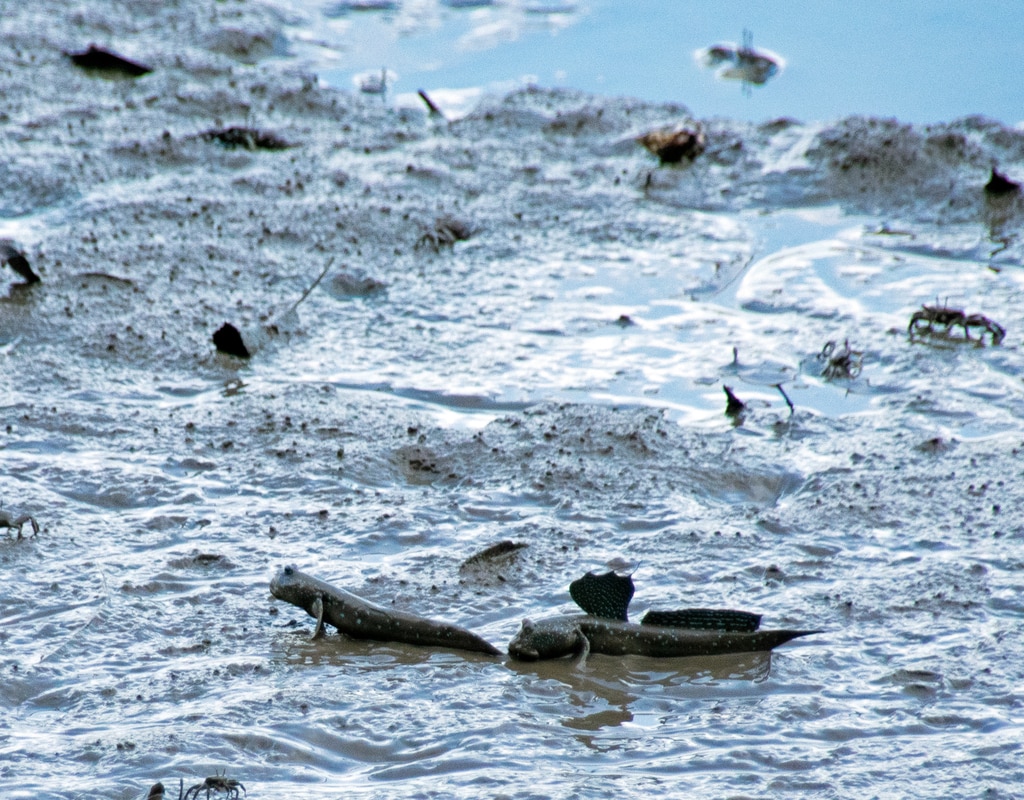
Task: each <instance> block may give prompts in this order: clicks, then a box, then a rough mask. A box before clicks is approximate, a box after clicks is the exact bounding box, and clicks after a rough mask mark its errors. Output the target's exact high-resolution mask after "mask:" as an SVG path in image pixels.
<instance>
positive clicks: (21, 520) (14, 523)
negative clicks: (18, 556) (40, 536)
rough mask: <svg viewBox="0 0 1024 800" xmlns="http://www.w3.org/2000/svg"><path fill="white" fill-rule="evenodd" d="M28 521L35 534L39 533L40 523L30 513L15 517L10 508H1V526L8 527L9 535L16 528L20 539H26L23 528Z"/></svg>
mask: <svg viewBox="0 0 1024 800" xmlns="http://www.w3.org/2000/svg"><path fill="white" fill-rule="evenodd" d="M26 522H27V523H29V524H30V525H31V526H32V535H33V536H35V535H36V534H37V533H39V523H38V522H36V521H35V520H34V519H33V518H32V517H30V516H29V515H28V514H22V515H21V516H19V517H15V516H14V515H13V514H12V513H11V511H10V510H7V511H5V510H4V509H3V508H0V528H7V532H8V535H9V534H10V532H11V531H12V530H16V531H17V532H18V539H19V540H20V539H24V538H25V537H24V535H23V534H22V532H21V529H22V526H23V525H24V524H25V523H26Z"/></svg>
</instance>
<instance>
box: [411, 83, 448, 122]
mask: <svg viewBox="0 0 1024 800" xmlns="http://www.w3.org/2000/svg"><path fill="white" fill-rule="evenodd" d="M416 94H418V95H419V96H420V100H422V101H423V102H424V103H426V105H427V108H428V109H429V110H430V116H432V117H440V118H441V119H444V114H443V113H442V112H441V109H440V108H438V107H437V105H436V104H435V103H434V101H433V100H431V99H430V97H429V95H427V92H426V90H424V89H419V90H417V92H416Z"/></svg>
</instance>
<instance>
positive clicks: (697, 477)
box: [0, 0, 1024, 798]
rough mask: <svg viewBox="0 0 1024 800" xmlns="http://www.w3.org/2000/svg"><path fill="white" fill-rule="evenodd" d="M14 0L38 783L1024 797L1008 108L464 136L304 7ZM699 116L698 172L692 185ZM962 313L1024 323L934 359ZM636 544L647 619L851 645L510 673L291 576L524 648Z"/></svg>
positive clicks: (19, 719) (13, 152)
mask: <svg viewBox="0 0 1024 800" xmlns="http://www.w3.org/2000/svg"><path fill="white" fill-rule="evenodd" d="M7 12H8V13H7V15H6V16H5V21H4V26H5V37H6V40H7V44H8V47H7V48H6V49H5V52H4V54H3V55H2V56H0V87H2V90H3V96H4V106H3V108H2V109H0V139H2V143H3V150H4V154H5V157H4V160H3V163H2V164H0V190H2V191H0V237H2V238H3V239H4V240H9V241H10V242H11V245H10V246H11V247H12V248H15V250H16V252H17V253H18V254H20V255H21V256H22V257H23V258H24V259H25V260H26V261H27V263H29V264H30V265H31V269H32V270H33V272H34V274H36V275H38V276H39V278H40V281H38V282H34V283H31V284H26V283H24V282H23V281H22V280H20V279H19V278H20V277H21V276H19V275H18V274H17V273H15V271H14V270H11V269H8V268H6V267H5V268H4V270H3V271H2V272H0V281H2V282H0V363H2V370H0V382H2V390H3V397H4V401H3V403H2V404H0V406H2V409H3V419H2V424H0V478H2V484H0V500H2V501H3V506H2V509H0V514H2V515H3V516H2V517H0V519H3V520H7V521H8V522H10V523H12V524H14V525H15V526H16V525H17V524H18V523H17V522H16V521H17V520H19V519H21V518H22V517H26V516H27V517H30V518H31V519H32V520H34V521H35V522H36V523H38V525H39V531H38V533H35V532H34V531H30V528H31V527H32V526H31V525H30V524H29V523H27V522H23V523H21V527H20V530H19V529H18V528H16V527H13V528H12V527H7V526H0V576H2V578H3V580H2V584H0V711H2V713H0V794H3V795H4V796H9V797H34V798H51V797H52V798H77V797H111V798H136V797H144V796H146V793H147V791H149V787H151V786H153V785H154V784H155V783H156V782H158V781H159V782H161V783H163V785H164V786H166V787H169V788H168V790H167V792H168V794H173V793H174V788H173V787H175V785H177V784H179V781H182V782H183V785H184V787H186V788H188V787H192V786H195V785H197V784H202V783H203V782H204V781H205V780H206V779H207V778H209V777H210V776H217V775H220V776H222V777H225V780H227V779H230V780H233V781H239V782H240V783H241V784H244V786H245V788H246V796H249V797H253V798H258V797H287V796H295V795H296V794H301V795H302V796H308V797H324V798H327V797H337V796H340V795H345V796H351V797H366V798H370V797H374V798H376V797H394V796H404V797H434V796H445V797H479V796H483V795H487V796H506V797H523V798H526V797H546V796H576V795H579V796H588V797H615V798H622V797H641V796H642V797H647V796H650V795H651V794H654V793H657V794H685V793H688V794H692V795H699V796H708V797H717V796H735V795H740V794H743V795H756V796H767V797H780V796H784V795H791V794H792V793H793V792H795V791H802V792H805V793H813V794H814V795H815V796H821V797H849V796H875V795H885V794H892V795H901V796H913V795H915V794H919V793H920V791H921V789H920V787H921V786H928V787H929V789H930V791H931V792H932V793H934V794H936V795H942V796H944V797H977V796H979V795H981V794H984V793H986V792H987V793H988V794H987V795H986V796H1001V795H1002V794H1004V793H1007V792H1008V790H1007V789H1006V788H1005V787H1007V786H1012V785H1015V784H1016V783H1019V782H1020V780H1021V779H1022V778H1024V774H1022V770H1021V768H1020V766H1019V762H1020V748H1021V745H1020V742H1021V741H1022V729H1021V721H1020V720H1021V714H1020V705H1021V702H1022V697H1021V689H1020V687H1021V685H1022V678H1024V674H1022V668H1021V666H1020V665H1021V663H1022V655H1024V635H1022V628H1021V625H1020V621H1021V617H1022V614H1024V603H1022V602H1021V599H1020V598H1021V591H1020V590H1021V577H1020V575H1021V564H1022V561H1024V546H1022V541H1024V516H1022V511H1021V509H1022V508H1024V503H1022V500H1024V496H1022V495H1024V482H1022V475H1021V467H1020V463H1021V450H1022V449H1024V423H1022V421H1024V392H1022V387H1021V382H1020V376H1021V374H1024V359H1022V357H1021V352H1020V342H1021V332H1022V330H1024V328H1022V324H1021V314H1020V308H1021V297H1022V289H1024V282H1022V273H1021V259H1022V255H1024V249H1022V247H1024V246H1022V243H1021V239H1020V231H1021V230H1022V224H1021V223H1022V222H1024V200H1022V199H1021V196H1020V193H1019V192H1017V191H1013V190H1011V189H1006V190H1002V188H1005V185H1004V184H999V185H998V187H997V188H1000V189H1001V190H1000V191H993V190H992V186H991V182H992V180H993V175H994V172H993V170H995V171H996V172H998V174H999V175H1001V176H1002V177H1003V179H1004V181H1006V182H1007V183H1013V182H1016V183H1018V184H1019V183H1020V181H1022V180H1024V132H1022V131H1021V130H1020V129H1019V128H1015V127H1012V126H1010V125H1007V124H1005V123H1003V122H999V121H996V120H990V119H985V118H982V117H971V118H966V119H961V120H953V121H950V122H947V123H944V124H938V125H931V126H926V127H921V126H912V125H906V124H902V123H900V122H899V121H897V120H878V119H864V118H849V119H841V120H835V121H829V122H812V121H808V122H800V121H796V120H788V119H780V120H775V121H771V122H767V123H764V124H762V125H749V124H746V123H737V122H733V121H730V120H725V119H707V120H693V119H692V118H691V116H690V114H689V113H688V111H687V110H686V108H685V107H683V106H681V105H669V104H665V105H653V104H647V103H642V102H639V101H633V100H628V99H622V98H603V97H596V96H590V95H584V94H580V93H575V92H572V91H566V90H558V91H553V90H546V89H543V88H527V89H523V90H520V91H517V92H514V93H512V94H510V95H508V96H505V97H495V98H487V99H485V100H484V101H483V103H482V104H481V105H480V107H479V108H478V109H477V110H475V111H474V112H472V113H471V114H469V115H468V116H465V117H463V118H461V119H457V120H452V121H450V122H449V121H446V120H444V119H441V118H439V117H437V116H436V115H431V114H430V113H429V112H428V110H427V109H426V107H424V108H423V109H422V110H420V111H412V110H394V109H391V108H389V107H387V106H386V105H384V104H382V103H381V102H380V100H379V98H368V97H364V96H361V95H358V94H350V93H346V92H343V91H339V90H336V89H332V88H330V87H326V86H323V85H321V84H320V82H319V81H318V80H317V79H316V77H315V76H314V75H312V74H309V73H307V72H304V71H303V70H302V69H301V68H300V67H299V66H298V65H297V64H296V63H295V62H294V61H292V60H290V59H289V58H288V57H287V42H286V41H284V39H283V34H282V31H283V30H284V29H285V24H286V21H287V14H286V12H285V11H284V10H282V9H275V8H274V7H272V6H265V5H256V4H252V3H235V2H232V3H221V2H205V0H189V2H180V3H175V4H166V3H154V4H142V5H139V4H132V5H131V9H130V13H129V10H128V6H126V5H124V4H119V3H115V4H102V3H78V4H74V5H72V6H68V5H67V4H64V3H57V2H48V1H45V0H44V2H40V3H32V4H21V5H18V6H15V7H12V8H10V9H7ZM90 43H95V44H96V45H97V46H98V47H102V48H104V49H107V50H109V51H111V52H114V53H117V54H119V55H120V56H122V57H123V58H124V59H127V60H129V61H131V62H133V63H139V64H144V65H145V66H146V67H148V68H150V69H151V70H152V71H151V72H149V73H146V74H142V75H138V76H136V77H131V78H128V77H117V76H105V75H97V74H93V73H95V70H81V69H79V68H77V67H75V66H74V64H72V63H71V61H70V60H69V58H68V57H67V56H66V55H65V53H69V52H83V51H85V50H86V49H87V48H88V46H89V45H90ZM666 130H668V131H672V130H690V131H697V130H699V131H700V132H701V134H702V136H703V149H702V150H701V151H700V152H697V149H691V150H688V151H687V156H686V157H685V158H681V160H680V161H679V163H677V164H667V165H662V164H661V163H660V160H659V157H658V156H657V155H654V154H652V153H651V152H649V151H648V150H646V149H645V148H644V147H643V146H642V145H641V144H640V143H639V142H638V139H640V138H641V137H644V136H645V135H647V134H649V133H650V132H652V131H666ZM215 132H219V133H215ZM225 132H227V133H225ZM225 136H226V137H227V139H228V141H225V140H224V137H225ZM264 136H271V137H272V138H270V139H263V137H264ZM261 141H262V142H263V144H262V145H261V144H260V142H261ZM268 143H271V144H274V143H280V144H285V143H286V144H287V145H288V146H287V147H277V146H276V145H275V146H268ZM691 152H692V153H693V157H692V159H691V158H690V156H689V154H690V153H691ZM669 160H671V159H669ZM986 187H989V188H988V189H986ZM8 258H9V256H8ZM332 259H333V261H332ZM325 268H326V269H327V273H326V275H324V277H323V281H322V283H320V284H319V285H317V284H316V281H317V280H318V276H320V275H322V274H323V272H324V270H325ZM310 287H315V288H314V290H313V291H311V292H309V291H308V290H309V289H310ZM307 292H308V295H307ZM925 305H928V306H942V307H948V308H954V309H961V310H965V319H966V316H967V315H969V314H980V315H983V316H984V317H985V318H986V319H987V320H990V321H992V322H993V323H997V324H998V325H999V326H1000V328H1001V329H1002V330H1005V336H1003V337H1001V338H1000V340H999V342H995V341H994V337H986V339H985V341H984V344H983V345H982V344H979V342H978V341H976V340H977V338H978V336H977V329H973V328H972V329H971V330H972V333H971V336H972V338H973V339H974V340H975V341H967V340H966V337H964V336H960V335H959V329H956V328H954V329H953V335H951V336H949V337H942V336H932V335H926V336H920V337H918V336H914V337H912V336H910V335H909V334H908V325H910V324H911V320H912V316H913V314H914V313H915V312H918V311H920V310H921V309H922V307H923V306H925ZM622 320H626V321H627V322H628V324H624V323H623V322H622ZM225 325H229V326H231V327H232V328H234V329H235V330H236V331H237V332H238V334H239V336H240V338H241V340H242V341H243V342H244V343H245V347H246V351H247V352H248V353H249V357H248V358H240V357H237V356H235V355H230V354H226V353H223V352H218V350H217V348H216V347H215V344H214V335H215V333H216V332H217V331H218V330H221V329H222V328H223V326H225ZM964 330H965V331H966V330H967V328H966V327H965V329H964ZM839 342H844V343H845V345H844V346H843V347H840V346H839V345H838V343H839ZM829 343H832V344H833V348H832V349H831V350H828V354H827V358H826V360H824V361H823V359H822V358H820V357H819V356H821V355H822V354H823V353H825V352H826V347H827V345H828V344H829ZM839 356H843V357H844V358H845V359H846V360H845V361H840V362H838V363H834V359H835V358H837V357H839ZM826 361H827V363H826ZM829 370H831V371H829ZM726 384H727V385H728V386H729V387H731V391H733V392H735V396H736V397H737V398H739V399H740V400H741V401H742V403H743V405H744V408H743V409H742V410H741V412H742V413H736V414H733V415H732V417H729V416H726V414H725V413H723V412H724V411H725V410H726V404H725V398H724V397H723V386H724V385H726ZM776 387H781V388H782V391H784V392H785V395H783V394H782V393H781V392H780V390H779V389H778V388H776ZM783 396H785V397H787V398H789V399H790V401H791V403H792V407H790V405H788V404H787V402H786V401H784V400H783ZM737 411H739V410H737ZM19 532H20V533H21V534H22V535H21V536H20V538H19V535H18V534H19ZM504 542H508V543H510V544H512V545H513V547H514V549H512V548H509V547H507V546H505V545H500V546H499V547H498V549H493V546H494V545H495V544H496V543H504ZM521 545H526V546H521ZM616 557H618V558H625V559H627V560H629V561H631V562H634V563H638V564H639V567H638V572H637V580H638V583H639V582H641V581H642V585H643V586H644V597H643V598H642V600H643V602H640V603H638V604H636V605H637V607H636V609H635V611H636V615H637V617H638V618H639V617H640V616H641V615H642V613H643V611H644V610H645V609H644V608H643V607H641V606H643V604H644V603H649V605H650V607H654V608H659V609H666V608H686V607H711V608H736V609H744V610H748V611H751V612H754V613H757V614H762V615H764V619H765V621H766V623H767V622H769V621H770V623H771V626H772V627H778V628H793V629H811V628H813V629H822V630H823V631H824V632H823V633H821V634H818V635H816V636H814V637H809V638H807V639H800V640H798V641H795V642H793V643H791V644H787V645H786V646H785V647H783V648H780V649H779V650H778V651H776V652H775V653H773V654H771V655H769V654H766V653H753V654H740V655H733V656H715V657H701V658H693V659H679V660H670V661H671V663H668V662H666V660H664V659H647V658H642V657H635V656H629V657H624V658H618V657H612V656H604V655H600V654H595V655H593V656H591V657H590V658H589V659H588V660H587V663H586V665H584V667H582V668H579V667H577V666H574V664H573V663H572V661H571V660H568V659H563V660H558V661H552V662H540V663H535V664H520V663H515V662H511V661H508V660H505V659H495V658H492V657H487V656H483V655H480V654H474V653H458V652H455V651H449V650H444V649H437V650H433V649H423V648H414V647H411V646H405V645H401V644H388V643H374V642H366V641H358V640H348V639H345V638H344V637H340V636H332V637H324V638H322V639H320V640H317V641H315V642H311V641H309V640H308V634H309V620H308V618H306V615H305V613H304V612H302V611H301V610H300V609H294V608H292V607H290V606H288V605H285V604H282V603H280V602H277V601H274V600H272V598H271V596H270V593H269V588H268V587H269V580H270V578H271V576H272V575H273V574H274V573H275V571H276V570H277V569H278V568H279V567H280V566H281V565H283V564H296V565H297V566H298V567H299V568H300V569H302V570H304V571H307V572H310V573H312V574H316V575H318V576H323V577H324V578H325V579H326V580H328V581H330V582H331V583H332V584H334V585H336V586H339V587H341V588H344V589H346V590H349V591H352V592H354V593H357V594H358V595H360V596H361V597H365V598H366V599H367V600H369V601H371V602H374V603H377V604H379V605H383V606H394V607H396V608H401V609H408V610H413V611H415V613H417V614H420V615H423V616H427V617H431V618H435V619H441V620H450V621H457V622H458V623H459V624H460V625H465V626H466V627H468V628H470V629H471V630H473V631H474V632H477V633H479V634H480V635H481V636H483V637H484V638H485V639H486V640H488V641H489V642H491V643H492V644H495V645H497V646H498V647H500V648H501V649H503V650H504V649H505V648H506V647H507V644H508V642H509V640H510V639H511V638H512V636H513V635H514V634H515V632H516V631H517V630H518V629H519V627H520V623H521V620H522V619H523V618H524V617H528V616H529V617H532V618H542V617H545V616H552V615H555V614H561V613H567V612H571V610H572V608H573V606H572V602H571V600H570V598H569V594H568V586H569V584H570V582H571V581H573V580H575V579H577V578H579V577H580V576H581V575H582V574H584V573H585V572H587V571H588V570H592V569H598V570H601V571H604V570H605V569H606V568H607V567H606V566H605V565H606V564H607V563H608V562H609V560H610V559H613V558H616ZM640 599H641V598H638V601H639V600H640ZM204 792H205V789H204Z"/></svg>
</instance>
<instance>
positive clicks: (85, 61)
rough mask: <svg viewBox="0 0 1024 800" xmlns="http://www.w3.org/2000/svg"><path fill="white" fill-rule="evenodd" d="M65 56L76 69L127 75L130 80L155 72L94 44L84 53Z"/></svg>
mask: <svg viewBox="0 0 1024 800" xmlns="http://www.w3.org/2000/svg"><path fill="white" fill-rule="evenodd" d="M64 55H66V56H67V57H68V58H70V59H71V62H72V63H73V64H74V65H75V66H76V67H81V68H82V69H91V70H95V71H96V72H107V73H113V74H120V75H126V76H128V77H130V78H138V77H139V76H140V75H145V74H147V73H149V72H152V71H153V70H152V69H150V68H149V67H147V66H144V65H142V64H139V63H137V62H135V61H129V60H128V59H127V58H124V57H122V56H119V55H117V53H111V52H110V51H109V50H104V49H102V48H100V47H97V46H96V45H94V44H91V45H89V49H88V50H86V51H85V52H84V53H65V54H64Z"/></svg>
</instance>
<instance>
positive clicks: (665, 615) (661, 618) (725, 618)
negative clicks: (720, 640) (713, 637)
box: [640, 608, 761, 632]
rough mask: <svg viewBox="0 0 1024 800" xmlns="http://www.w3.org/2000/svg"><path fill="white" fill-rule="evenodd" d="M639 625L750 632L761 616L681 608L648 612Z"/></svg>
mask: <svg viewBox="0 0 1024 800" xmlns="http://www.w3.org/2000/svg"><path fill="white" fill-rule="evenodd" d="M640 624H641V625H662V626H664V627H666V628H691V629H695V630H704V631H742V632H750V631H756V630H757V629H758V627H759V626H760V625H761V615H760V614H751V613H750V612H749V611H732V610H728V609H718V608H681V609H678V610H676V611H648V612H647V613H646V614H644V618H643V619H642V620H640Z"/></svg>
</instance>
